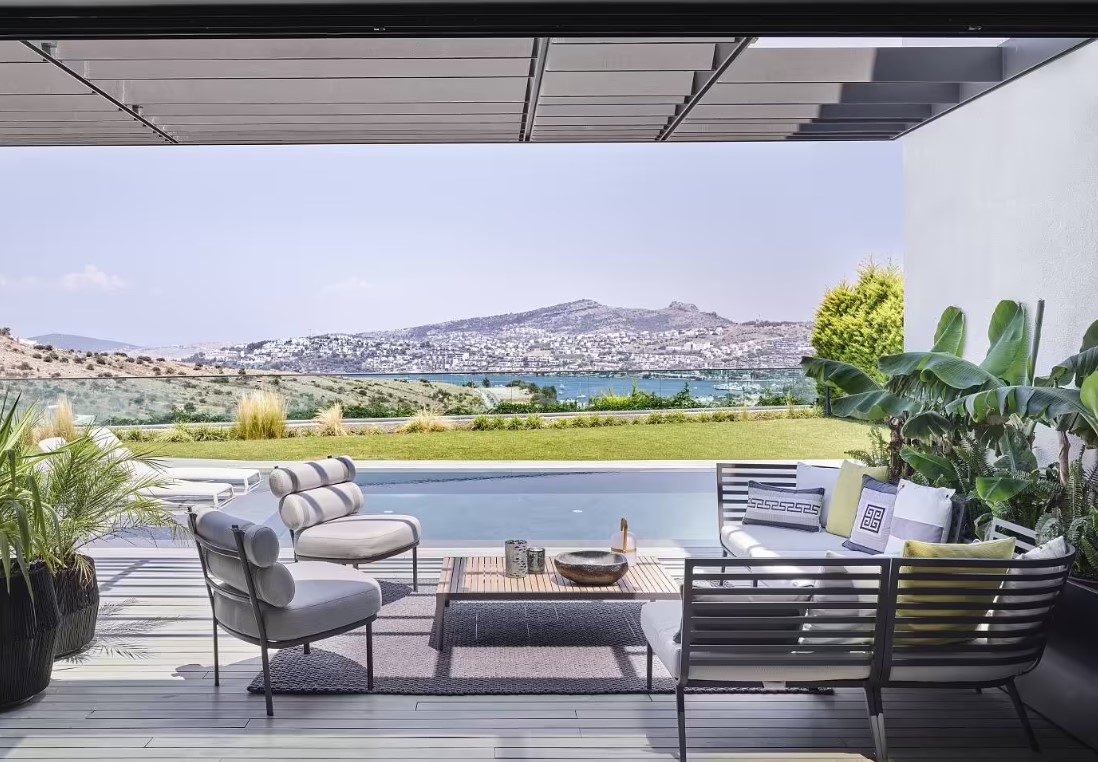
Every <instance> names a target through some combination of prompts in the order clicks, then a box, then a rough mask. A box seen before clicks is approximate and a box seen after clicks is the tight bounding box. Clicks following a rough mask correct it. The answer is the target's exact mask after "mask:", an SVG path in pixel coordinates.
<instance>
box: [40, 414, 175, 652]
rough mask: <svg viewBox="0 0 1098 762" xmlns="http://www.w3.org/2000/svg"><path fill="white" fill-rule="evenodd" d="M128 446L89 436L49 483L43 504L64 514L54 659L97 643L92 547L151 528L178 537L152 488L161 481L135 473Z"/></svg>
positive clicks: (63, 456) (51, 471)
mask: <svg viewBox="0 0 1098 762" xmlns="http://www.w3.org/2000/svg"><path fill="white" fill-rule="evenodd" d="M138 459H139V458H138V456H136V455H134V454H133V453H132V452H130V451H129V450H128V449H126V448H124V447H115V448H106V449H104V448H102V447H100V446H99V445H98V444H96V442H94V441H93V440H92V439H91V437H89V436H87V435H84V436H81V437H79V438H78V439H75V440H73V441H71V442H69V443H68V444H66V445H65V446H64V447H61V448H59V449H58V450H56V451H55V452H54V453H53V457H51V459H50V461H49V467H48V469H46V472H45V474H44V477H43V479H42V493H43V499H44V500H45V501H46V502H47V503H48V504H49V505H51V506H53V508H54V510H55V511H56V512H57V517H58V531H57V534H56V546H55V547H54V548H53V549H52V551H53V555H54V557H55V558H56V569H55V572H54V587H55V588H56V590H57V600H58V605H59V607H60V610H61V627H60V630H59V632H58V637H57V646H56V650H55V655H56V656H57V657H61V656H66V655H68V654H71V653H74V652H76V651H79V650H81V649H83V648H85V647H86V646H87V645H88V644H89V643H91V641H92V640H93V639H94V638H95V623H96V617H97V615H98V613H99V582H98V579H97V578H96V574H95V562H94V561H93V560H92V558H91V557H89V556H87V555H85V554H83V553H81V552H80V551H81V549H82V548H84V547H86V546H87V545H89V544H91V543H93V542H95V541H97V540H103V539H107V538H110V537H117V536H124V535H126V534H129V533H132V532H137V531H141V530H144V529H150V528H166V529H168V530H169V531H171V532H172V533H175V532H176V531H178V530H179V524H178V523H177V522H176V521H175V519H174V518H173V517H172V514H171V513H170V512H169V511H168V510H167V509H166V508H165V507H164V506H163V504H162V503H161V502H160V501H159V500H156V499H155V498H152V497H148V496H147V495H146V494H145V493H146V490H147V488H149V487H154V486H158V484H159V483H160V482H162V481H163V480H161V479H159V478H158V477H151V478H142V477H138V476H136V475H135V473H137V472H136V470H135V469H134V468H133V462H134V461H135V460H138Z"/></svg>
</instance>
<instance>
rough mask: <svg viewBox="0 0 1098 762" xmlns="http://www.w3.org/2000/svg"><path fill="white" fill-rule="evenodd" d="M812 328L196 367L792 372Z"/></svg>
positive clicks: (523, 342)
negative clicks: (788, 369) (787, 370)
mask: <svg viewBox="0 0 1098 762" xmlns="http://www.w3.org/2000/svg"><path fill="white" fill-rule="evenodd" d="M810 332H811V326H810V324H807V323H754V324H752V323H741V324H731V325H728V326H717V327H711V328H698V329H692V330H670V331H631V330H619V331H611V332H604V333H579V334H565V333H554V332H550V331H547V330H544V329H540V328H535V327H518V328H513V329H510V330H507V331H504V332H501V333H498V334H487V333H482V332H479V331H457V332H437V333H433V334H429V335H427V336H423V337H408V336H402V335H399V334H396V335H394V334H324V335H320V336H302V337H295V338H289V339H280V340H271V341H262V342H255V343H252V344H246V345H237V346H229V347H224V348H222V349H219V350H210V351H207V352H205V353H203V354H202V355H198V356H196V357H195V358H192V359H193V360H198V361H205V362H207V363H211V362H212V363H217V364H224V365H229V366H235V367H244V368H263V369H267V370H277V371H293V372H312V373H408V372H423V373H428V372H434V373H441V372H450V373H462V372H477V371H481V370H485V369H492V370H497V371H523V372H537V371H542V372H544V371H593V370H606V371H620V370H628V369H645V370H684V369H691V368H764V367H769V368H777V367H791V366H794V365H796V364H797V362H798V361H799V359H800V357H801V356H802V355H804V354H809V353H811V347H810V345H809V336H810Z"/></svg>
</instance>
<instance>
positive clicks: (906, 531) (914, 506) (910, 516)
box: [884, 479, 954, 553]
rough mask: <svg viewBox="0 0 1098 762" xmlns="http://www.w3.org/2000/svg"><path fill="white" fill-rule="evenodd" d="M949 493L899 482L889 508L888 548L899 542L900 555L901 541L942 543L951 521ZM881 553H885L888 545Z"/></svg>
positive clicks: (911, 483)
mask: <svg viewBox="0 0 1098 762" xmlns="http://www.w3.org/2000/svg"><path fill="white" fill-rule="evenodd" d="M953 492H954V490H951V489H946V488H945V487H924V486H923V485H921V484H916V483H915V482H909V481H908V480H907V479H901V480H900V486H899V487H897V488H896V503H895V504H894V505H893V507H892V524H891V526H890V527H889V530H888V533H889V538H888V542H889V544H890V545H893V547H894V543H893V538H897V539H899V540H900V541H901V545H900V551H901V552H902V551H903V545H902V542H903V541H905V540H919V541H920V542H933V543H941V542H946V541H947V540H948V538H949V525H950V523H951V522H952V518H953V501H952V499H951V498H952V497H953ZM884 552H885V553H889V549H888V545H886V546H885V549H884Z"/></svg>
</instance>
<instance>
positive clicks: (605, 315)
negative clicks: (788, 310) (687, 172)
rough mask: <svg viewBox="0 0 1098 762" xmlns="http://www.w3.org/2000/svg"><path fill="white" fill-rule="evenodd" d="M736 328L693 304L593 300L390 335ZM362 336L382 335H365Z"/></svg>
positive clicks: (454, 322)
mask: <svg viewBox="0 0 1098 762" xmlns="http://www.w3.org/2000/svg"><path fill="white" fill-rule="evenodd" d="M731 325H733V322H732V321H731V320H729V319H727V318H723V317H721V316H720V315H718V314H717V313H715V312H702V311H701V310H699V309H698V308H697V307H695V306H694V305H693V304H686V303H684V302H671V304H670V305H668V306H667V307H664V308H663V309H658V310H653V309H643V308H637V307H610V306H607V305H605V304H600V303H599V302H596V301H594V300H593V299H579V300H577V301H574V302H565V303H563V304H554V305H552V306H550V307H540V308H538V309H536V310H529V311H527V312H513V313H509V314H505V315H491V316H488V317H475V318H466V319H463V320H450V321H447V322H445V323H432V324H430V325H421V326H416V327H414V328H405V329H402V330H398V331H389V332H387V333H388V334H389V335H392V336H405V337H408V338H426V337H428V336H435V335H439V334H447V333H480V334H484V335H487V336H496V335H500V334H505V333H509V332H511V331H516V330H523V329H525V330H536V331H545V332H546V333H552V334H558V335H571V336H575V335H578V334H588V333H590V334H599V333H621V332H625V333H644V332H648V333H663V332H667V331H693V330H705V329H711V328H718V327H726V326H731ZM362 335H367V336H369V335H375V336H376V335H379V334H376V333H373V334H362Z"/></svg>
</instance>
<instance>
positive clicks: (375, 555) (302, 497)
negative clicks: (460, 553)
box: [269, 458, 421, 590]
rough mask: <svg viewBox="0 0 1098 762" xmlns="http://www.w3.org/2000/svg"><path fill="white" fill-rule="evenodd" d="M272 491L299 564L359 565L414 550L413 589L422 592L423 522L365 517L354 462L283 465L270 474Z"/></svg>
mask: <svg viewBox="0 0 1098 762" xmlns="http://www.w3.org/2000/svg"><path fill="white" fill-rule="evenodd" d="M269 483H270V487H271V492H272V493H273V494H274V495H275V496H277V497H278V498H280V500H279V503H278V512H279V515H280V516H281V517H282V521H283V523H284V524H286V526H287V527H289V528H290V537H291V539H292V541H293V544H294V557H295V558H297V559H298V560H299V561H328V562H329V563H336V564H350V565H352V566H354V567H355V568H356V569H357V568H358V565H359V564H365V563H370V562H371V561H380V560H382V559H384V558H389V557H390V556H395V555H398V554H400V553H404V552H406V551H408V550H410V551H412V589H413V590H418V589H419V584H418V577H419V557H418V550H417V546H418V545H419V541H420V536H421V530H420V524H419V519H417V518H416V517H414V516H401V515H395V514H388V513H386V514H367V513H359V511H361V510H362V506H363V503H364V502H365V497H364V496H363V494H362V490H361V489H360V488H359V486H358V485H357V484H356V483H355V464H354V461H352V460H351V459H350V458H327V459H325V460H317V461H310V462H306V463H297V464H294V465H292V466H280V467H279V468H276V469H274V470H273V471H272V472H271V476H270V482H269Z"/></svg>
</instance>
